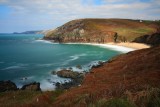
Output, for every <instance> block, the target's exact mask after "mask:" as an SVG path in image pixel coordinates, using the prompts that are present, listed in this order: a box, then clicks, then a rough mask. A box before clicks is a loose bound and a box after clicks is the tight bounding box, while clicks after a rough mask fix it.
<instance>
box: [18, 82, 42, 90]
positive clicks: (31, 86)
mask: <svg viewBox="0 0 160 107" xmlns="http://www.w3.org/2000/svg"><path fill="white" fill-rule="evenodd" d="M21 90H30V91H41V88H40V83H39V82H33V83H30V84H27V85H24V86H23V87H22V88H21Z"/></svg>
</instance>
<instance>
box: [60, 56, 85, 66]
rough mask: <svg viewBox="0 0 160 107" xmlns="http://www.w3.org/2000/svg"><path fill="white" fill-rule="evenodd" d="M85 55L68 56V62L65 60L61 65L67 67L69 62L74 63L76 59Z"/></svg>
mask: <svg viewBox="0 0 160 107" xmlns="http://www.w3.org/2000/svg"><path fill="white" fill-rule="evenodd" d="M86 55H87V54H84V53H83V54H76V55H73V56H70V58H71V59H69V60H66V61H65V62H63V63H62V65H67V64H68V63H69V62H71V61H75V60H77V59H79V58H80V57H81V56H86Z"/></svg>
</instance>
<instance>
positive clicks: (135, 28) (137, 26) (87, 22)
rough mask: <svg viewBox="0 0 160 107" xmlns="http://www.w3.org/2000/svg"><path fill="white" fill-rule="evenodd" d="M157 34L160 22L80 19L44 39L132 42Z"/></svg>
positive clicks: (50, 33) (51, 32) (55, 30)
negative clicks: (138, 38)
mask: <svg viewBox="0 0 160 107" xmlns="http://www.w3.org/2000/svg"><path fill="white" fill-rule="evenodd" d="M157 32H160V21H148V20H131V19H79V20H72V21H70V22H68V23H66V24H64V25H62V26H60V27H58V28H56V29H54V30H49V31H47V33H46V35H45V37H44V39H49V40H50V39H51V40H54V41H55V42H94V43H107V42H114V41H115V40H116V41H117V42H125V41H128V42H131V41H133V40H135V38H137V37H140V36H143V35H151V34H153V33H157Z"/></svg>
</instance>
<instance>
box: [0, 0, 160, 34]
mask: <svg viewBox="0 0 160 107" xmlns="http://www.w3.org/2000/svg"><path fill="white" fill-rule="evenodd" d="M81 18H125V19H145V20H159V19H160V0H0V33H12V32H23V31H29V30H47V29H54V28H56V27H58V26H61V25H63V24H64V23H66V22H68V21H71V20H74V19H81Z"/></svg>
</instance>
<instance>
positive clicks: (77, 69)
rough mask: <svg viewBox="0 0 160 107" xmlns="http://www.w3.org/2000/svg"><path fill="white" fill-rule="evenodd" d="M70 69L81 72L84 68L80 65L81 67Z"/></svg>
mask: <svg viewBox="0 0 160 107" xmlns="http://www.w3.org/2000/svg"><path fill="white" fill-rule="evenodd" d="M72 71H75V72H82V71H84V68H83V67H82V69H79V68H77V67H72Z"/></svg>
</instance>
